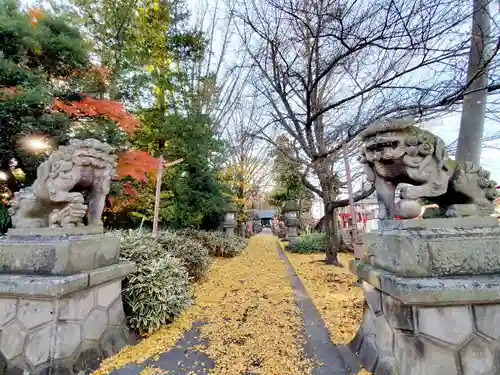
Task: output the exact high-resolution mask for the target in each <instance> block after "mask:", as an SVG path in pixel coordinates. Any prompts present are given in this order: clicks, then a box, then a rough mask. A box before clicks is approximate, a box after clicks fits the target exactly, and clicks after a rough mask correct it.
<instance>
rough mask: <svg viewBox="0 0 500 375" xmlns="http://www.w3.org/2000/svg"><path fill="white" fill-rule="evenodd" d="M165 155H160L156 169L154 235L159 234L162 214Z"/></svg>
mask: <svg viewBox="0 0 500 375" xmlns="http://www.w3.org/2000/svg"><path fill="white" fill-rule="evenodd" d="M163 163H164V161H163V155H160V157H159V165H158V170H157V171H156V196H155V212H154V216H153V237H156V236H157V235H158V220H159V216H160V195H161V181H162V178H163Z"/></svg>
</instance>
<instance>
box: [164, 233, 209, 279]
mask: <svg viewBox="0 0 500 375" xmlns="http://www.w3.org/2000/svg"><path fill="white" fill-rule="evenodd" d="M158 242H159V243H160V244H161V245H162V246H163V249H164V251H166V252H168V253H170V254H172V255H173V256H174V257H176V258H179V259H180V260H181V261H182V263H183V264H184V266H185V267H186V269H187V271H188V273H189V277H190V278H192V279H193V280H195V281H198V280H201V279H202V278H203V277H205V276H206V274H207V273H208V271H209V270H210V265H211V264H212V259H211V258H210V254H209V252H208V249H207V248H206V247H205V246H203V245H202V244H201V243H200V242H199V241H197V240H196V239H194V238H190V237H189V236H186V235H183V234H181V233H176V232H163V233H161V235H160V236H159V237H158Z"/></svg>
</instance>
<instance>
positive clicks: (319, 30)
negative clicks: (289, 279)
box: [235, 0, 471, 264]
mask: <svg viewBox="0 0 500 375" xmlns="http://www.w3.org/2000/svg"><path fill="white" fill-rule="evenodd" d="M235 12H236V14H237V15H238V17H237V19H238V22H237V27H238V30H239V35H240V36H241V38H242V41H243V43H244V45H245V46H246V48H247V51H248V53H249V55H250V57H251V58H252V61H253V66H254V73H255V74H254V76H253V80H252V83H253V84H254V86H255V87H256V89H257V90H259V92H260V99H261V100H263V101H265V104H266V107H267V108H268V116H269V117H268V118H269V121H267V122H266V123H265V124H264V125H263V126H260V128H259V129H258V131H257V133H258V134H260V136H261V137H264V138H267V139H268V141H270V142H272V143H275V142H274V140H273V139H272V138H271V137H269V136H267V134H266V131H267V129H269V128H271V127H279V128H280V129H282V130H283V131H285V132H286V133H287V134H288V135H289V136H290V137H291V138H292V139H293V140H294V143H295V144H296V145H297V147H298V149H297V153H296V155H297V156H296V158H295V160H296V161H298V162H300V163H301V164H302V165H303V166H304V173H303V182H304V184H305V185H306V186H307V187H308V188H309V189H310V190H311V191H313V192H315V193H317V194H318V195H319V196H320V197H321V198H322V200H323V204H324V208H325V213H326V216H325V226H326V234H327V237H328V239H329V246H328V248H327V252H326V262H327V263H332V264H338V260H337V257H336V252H337V250H338V248H339V241H338V238H339V236H338V235H337V232H338V231H339V228H338V225H337V220H335V219H334V215H332V213H333V211H334V209H335V208H336V207H338V206H339V205H344V204H348V202H345V201H341V202H339V201H337V197H338V195H339V192H340V185H341V183H340V181H339V178H338V175H337V174H336V173H335V168H334V166H335V164H337V163H338V162H339V158H340V157H341V151H342V149H343V148H344V147H345V145H346V144H349V143H352V142H353V141H354V140H355V137H356V136H357V135H358V134H359V133H360V132H361V131H362V130H363V129H364V128H366V126H367V125H369V124H371V123H373V122H375V121H377V120H379V119H382V118H384V117H387V116H403V115H408V114H411V115H417V116H419V117H420V118H422V116H424V115H428V114H429V111H431V110H433V109H435V108H440V109H442V108H447V107H449V106H450V105H452V104H454V103H456V101H457V100H460V99H461V98H462V97H463V87H464V84H463V82H464V81H465V80H464V79H463V77H461V76H460V74H459V73H460V72H459V71H452V70H450V67H453V66H460V64H463V63H464V62H465V61H464V52H465V51H466V50H467V45H468V41H469V38H468V37H464V36H463V35H462V34H460V32H459V29H460V27H461V26H462V24H463V23H464V22H466V21H467V20H468V19H469V18H470V16H471V12H470V10H469V9H468V7H467V6H466V4H461V3H459V4H457V2H456V1H453V0H449V1H435V0H424V1H418V2H416V1H406V0H396V1H394V0H382V1H368V2H360V1H357V0H351V1H338V0H312V1H304V0H291V1H289V2H286V3H285V2H281V1H276V0H262V1H257V0H242V1H241V2H240V3H239V4H238V6H237V7H236V8H235ZM276 146H277V145H276ZM311 174H312V176H314V177H315V178H316V179H317V181H318V183H317V184H314V183H312V182H311V181H310V180H309V179H308V177H310V176H311ZM370 193H371V191H368V192H364V193H362V194H360V195H359V197H358V198H361V197H365V196H367V195H369V194H370Z"/></svg>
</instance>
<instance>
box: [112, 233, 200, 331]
mask: <svg viewBox="0 0 500 375" xmlns="http://www.w3.org/2000/svg"><path fill="white" fill-rule="evenodd" d="M115 233H117V234H119V235H120V237H121V242H120V256H121V258H123V259H127V260H131V261H134V262H136V265H137V270H136V271H135V272H134V273H132V274H131V275H129V276H127V277H126V278H125V280H124V281H123V290H122V295H123V302H124V308H125V312H126V315H127V320H128V322H129V324H130V326H131V327H132V328H133V329H136V330H137V331H139V332H141V333H143V332H153V331H155V330H156V329H158V328H160V327H161V326H162V325H164V324H167V323H170V322H172V321H173V320H174V319H176V318H177V317H178V316H179V315H180V314H181V313H182V312H183V311H184V310H185V309H186V308H187V307H188V306H189V304H190V303H191V297H190V294H189V274H188V270H187V269H186V267H185V265H184V264H183V262H182V261H181V260H180V259H178V258H176V257H174V256H173V255H171V254H169V253H168V252H167V251H165V249H164V247H163V246H162V245H161V243H160V242H159V241H158V240H157V239H156V238H153V237H152V236H151V235H150V234H148V233H144V232H140V231H136V230H128V231H117V232H115Z"/></svg>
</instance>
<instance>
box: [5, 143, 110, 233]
mask: <svg viewBox="0 0 500 375" xmlns="http://www.w3.org/2000/svg"><path fill="white" fill-rule="evenodd" d="M114 151H115V150H114V148H113V147H111V146H110V145H108V144H106V143H103V142H100V141H98V140H96V139H85V140H80V139H74V140H71V141H70V144H69V146H61V147H59V149H57V150H56V151H55V152H53V153H52V154H51V155H50V156H49V158H48V159H47V160H46V161H44V162H43V163H42V164H40V166H39V167H38V169H37V178H36V180H35V182H34V183H33V185H32V186H30V187H27V188H24V189H21V190H20V191H19V192H16V193H15V194H14V198H13V200H12V202H11V207H10V209H9V213H10V215H11V216H12V224H13V226H14V227H16V228H42V227H63V228H67V227H74V226H81V225H83V221H82V220H83V217H84V216H85V213H86V212H87V208H88V225H102V221H101V216H102V212H103V210H104V204H105V199H106V195H107V194H108V193H109V189H110V183H111V178H112V177H113V176H114V174H115V168H116V159H117V158H116V155H115V154H114ZM82 192H88V203H87V204H88V206H87V205H85V202H84V196H83V194H82Z"/></svg>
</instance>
